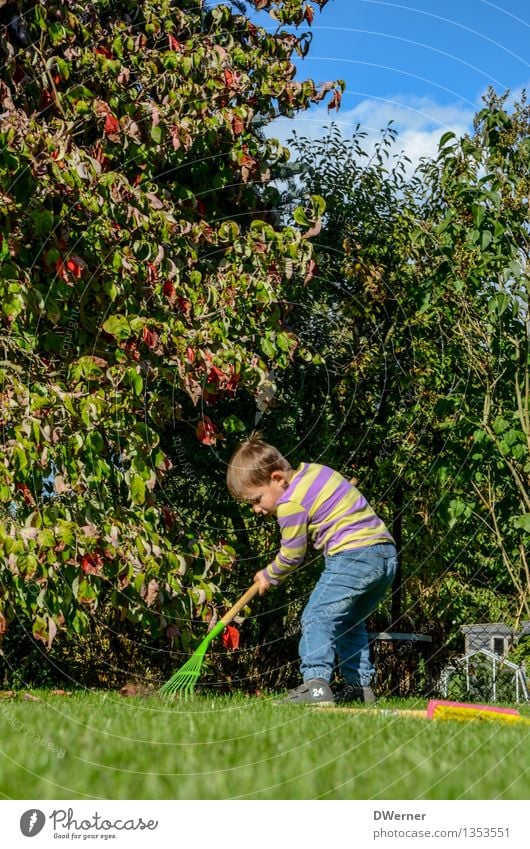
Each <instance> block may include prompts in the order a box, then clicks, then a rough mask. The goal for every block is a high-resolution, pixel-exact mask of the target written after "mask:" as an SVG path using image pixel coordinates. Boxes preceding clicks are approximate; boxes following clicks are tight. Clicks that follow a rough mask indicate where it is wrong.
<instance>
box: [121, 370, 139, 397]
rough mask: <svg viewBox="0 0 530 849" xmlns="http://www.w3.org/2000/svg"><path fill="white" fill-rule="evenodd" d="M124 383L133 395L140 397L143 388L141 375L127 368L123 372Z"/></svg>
mask: <svg viewBox="0 0 530 849" xmlns="http://www.w3.org/2000/svg"><path fill="white" fill-rule="evenodd" d="M125 380H126V383H127V384H128V385H129V386H130V387H131V389H132V390H133V392H134V394H135V395H138V396H140V395H141V394H142V390H143V388H144V381H143V378H142V375H141V374H140V373H139V372H138V371H137V370H136V369H135V368H132V367H131V368H128V369H127V371H126V372H125Z"/></svg>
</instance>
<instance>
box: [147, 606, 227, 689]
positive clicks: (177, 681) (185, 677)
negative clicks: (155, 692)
mask: <svg viewBox="0 0 530 849" xmlns="http://www.w3.org/2000/svg"><path fill="white" fill-rule="evenodd" d="M224 629H225V623H224V622H223V621H222V620H220V621H219V622H218V623H217V625H215V626H214V627H213V628H212V630H211V631H210V633H209V634H208V635H207V636H206V637H205V638H204V640H203V641H202V643H201V644H200V645H199V646H198V648H196V649H195V651H194V652H193V654H192V656H191V657H190V659H189V660H187V661H186V663H185V664H184V666H181V668H180V669H179V670H178V671H177V672H175V674H174V675H173V676H172V677H171V678H170V679H169V681H166V683H165V684H163V685H162V687H161V688H160V690H159V692H160V695H162V696H169V697H170V696H177V695H182V696H183V697H184V698H185V699H187V698H188V697H189V696H191V695H192V694H193V690H194V688H195V684H196V683H197V680H198V678H199V675H200V674H201V666H202V662H203V660H204V655H205V654H206V649H207V648H208V646H209V645H210V643H211V642H212V640H215V638H216V637H218V636H219V634H222V632H223V631H224Z"/></svg>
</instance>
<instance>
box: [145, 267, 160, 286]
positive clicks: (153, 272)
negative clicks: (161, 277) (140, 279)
mask: <svg viewBox="0 0 530 849" xmlns="http://www.w3.org/2000/svg"><path fill="white" fill-rule="evenodd" d="M157 280H158V269H157V267H156V265H155V264H154V263H153V262H148V263H147V282H148V283H155V282H156V281H157Z"/></svg>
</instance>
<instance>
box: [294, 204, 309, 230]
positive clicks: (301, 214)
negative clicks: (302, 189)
mask: <svg viewBox="0 0 530 849" xmlns="http://www.w3.org/2000/svg"><path fill="white" fill-rule="evenodd" d="M293 218H294V220H295V221H296V223H297V224H300V226H301V227H310V226H311V222H310V220H309V218H308V217H307V214H306V212H305V209H304V208H303V207H302V206H297V207H296V209H295V211H294V213H293Z"/></svg>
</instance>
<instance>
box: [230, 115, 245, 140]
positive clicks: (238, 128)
mask: <svg viewBox="0 0 530 849" xmlns="http://www.w3.org/2000/svg"><path fill="white" fill-rule="evenodd" d="M244 129H245V123H244V121H242V120H241V118H238V116H237V115H234V117H233V119H232V131H233V133H234V135H235V136H239V135H241V133H242V132H243V130H244Z"/></svg>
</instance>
